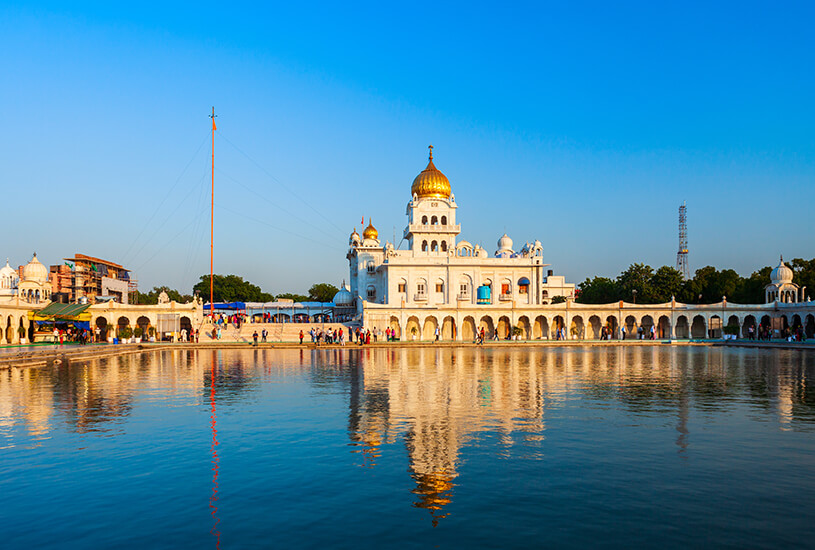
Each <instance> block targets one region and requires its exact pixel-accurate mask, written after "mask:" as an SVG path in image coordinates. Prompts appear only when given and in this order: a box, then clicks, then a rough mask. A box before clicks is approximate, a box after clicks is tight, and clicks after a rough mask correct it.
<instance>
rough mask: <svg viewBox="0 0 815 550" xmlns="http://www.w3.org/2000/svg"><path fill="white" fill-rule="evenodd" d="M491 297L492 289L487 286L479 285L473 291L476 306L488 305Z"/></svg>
mask: <svg viewBox="0 0 815 550" xmlns="http://www.w3.org/2000/svg"><path fill="white" fill-rule="evenodd" d="M491 296H492V289H490V287H488V286H487V285H481V286H480V287H478V288H477V289H476V291H475V298H476V300H475V301H476V303H477V304H489V303H490V297H491Z"/></svg>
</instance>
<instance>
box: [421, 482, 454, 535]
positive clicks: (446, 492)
mask: <svg viewBox="0 0 815 550" xmlns="http://www.w3.org/2000/svg"><path fill="white" fill-rule="evenodd" d="M454 478H455V475H451V474H449V473H446V472H432V473H426V474H413V479H414V480H415V481H416V488H415V489H413V491H412V492H413V494H414V495H417V496H418V497H419V500H418V501H417V502H414V503H413V506H415V507H416V508H425V509H426V510H428V511H429V512H430V515H431V516H433V527H436V526H437V525H438V524H439V520H440V519H443V518H446V517H447V516H449V515H450V513H449V512H448V513H442V510H443V509H444V507H445V506H447V505H448V504H450V502H452V495H451V492H452V490H453V479H454Z"/></svg>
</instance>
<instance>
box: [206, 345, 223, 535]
mask: <svg viewBox="0 0 815 550" xmlns="http://www.w3.org/2000/svg"><path fill="white" fill-rule="evenodd" d="M216 353H217V352H216V351H215V350H212V368H211V371H210V376H209V379H210V385H209V388H210V390H209V404H210V411H211V412H210V417H209V418H210V427H211V429H212V446H211V447H210V452H211V453H212V494H211V495H210V497H209V507H210V509H211V510H212V529H210V531H209V532H210V533H212V535H213V536H214V537H215V548H220V547H221V531H220V530H219V529H218V524H219V523H220V522H221V520H220V519H218V506H217V503H218V467H219V462H220V460H219V458H218V450H217V447H218V430H217V429H216V427H215V424H216V422H217V415H216V414H215V366H216V364H217V363H218V358H217V356H216Z"/></svg>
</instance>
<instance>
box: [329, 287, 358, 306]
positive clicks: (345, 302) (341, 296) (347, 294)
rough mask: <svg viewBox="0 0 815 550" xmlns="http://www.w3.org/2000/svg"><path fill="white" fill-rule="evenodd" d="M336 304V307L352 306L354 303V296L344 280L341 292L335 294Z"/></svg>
mask: <svg viewBox="0 0 815 550" xmlns="http://www.w3.org/2000/svg"><path fill="white" fill-rule="evenodd" d="M334 305H335V306H336V307H350V306H353V305H354V296H353V295H352V294H351V291H350V290H348V287H347V286H346V284H345V281H343V282H342V287H341V288H340V290H339V292H337V293H336V294H335V295H334Z"/></svg>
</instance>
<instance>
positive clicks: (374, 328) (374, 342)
mask: <svg viewBox="0 0 815 550" xmlns="http://www.w3.org/2000/svg"><path fill="white" fill-rule="evenodd" d="M374 344H376V327H374Z"/></svg>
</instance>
